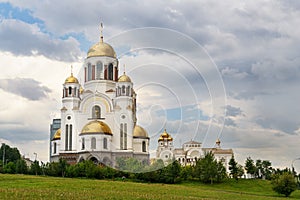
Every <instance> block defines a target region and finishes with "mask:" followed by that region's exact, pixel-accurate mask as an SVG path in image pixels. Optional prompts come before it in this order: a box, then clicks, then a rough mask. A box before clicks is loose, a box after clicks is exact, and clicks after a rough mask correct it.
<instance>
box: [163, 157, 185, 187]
mask: <svg viewBox="0 0 300 200" xmlns="http://www.w3.org/2000/svg"><path fill="white" fill-rule="evenodd" d="M180 171H181V165H180V164H179V162H178V161H177V160H175V161H173V162H172V163H171V164H169V165H168V166H166V167H164V168H163V169H162V170H161V174H160V182H162V183H177V182H179V181H180Z"/></svg>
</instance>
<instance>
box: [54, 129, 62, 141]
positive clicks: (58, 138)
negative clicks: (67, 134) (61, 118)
mask: <svg viewBox="0 0 300 200" xmlns="http://www.w3.org/2000/svg"><path fill="white" fill-rule="evenodd" d="M60 135H61V129H58V130H57V131H56V132H55V133H54V136H53V139H52V140H60Z"/></svg>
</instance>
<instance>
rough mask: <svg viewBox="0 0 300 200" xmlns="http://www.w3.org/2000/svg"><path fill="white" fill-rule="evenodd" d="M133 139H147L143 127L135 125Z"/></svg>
mask: <svg viewBox="0 0 300 200" xmlns="http://www.w3.org/2000/svg"><path fill="white" fill-rule="evenodd" d="M133 137H142V138H148V133H147V131H146V130H145V129H144V128H143V127H141V126H138V125H135V127H134V130H133Z"/></svg>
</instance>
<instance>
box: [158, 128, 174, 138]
mask: <svg viewBox="0 0 300 200" xmlns="http://www.w3.org/2000/svg"><path fill="white" fill-rule="evenodd" d="M164 139H167V140H168V141H173V138H172V137H171V135H170V134H169V133H167V131H166V129H165V131H164V132H163V133H162V134H161V135H160V137H159V138H158V141H163V140H164Z"/></svg>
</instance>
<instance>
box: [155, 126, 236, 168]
mask: <svg viewBox="0 0 300 200" xmlns="http://www.w3.org/2000/svg"><path fill="white" fill-rule="evenodd" d="M220 143H221V142H220V141H219V140H217V141H216V147H214V148H202V144H201V143H199V142H196V141H189V142H186V143H184V144H183V145H182V148H174V146H173V138H172V137H171V135H170V134H169V133H167V131H166V130H165V131H164V132H163V133H162V134H161V135H160V137H159V139H158V145H157V150H156V159H161V160H163V161H164V163H165V164H168V163H169V162H170V161H172V160H177V161H178V162H179V163H180V164H181V165H183V166H186V165H195V164H196V161H197V160H198V159H199V158H201V157H203V156H204V155H205V153H207V152H212V153H213V155H214V157H215V159H216V160H217V161H218V162H219V161H221V162H222V163H223V164H224V166H225V168H226V171H227V172H229V166H228V162H229V160H230V159H231V157H232V156H233V151H232V149H221V147H220Z"/></svg>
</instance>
